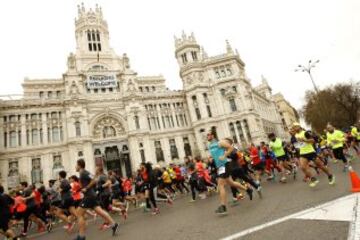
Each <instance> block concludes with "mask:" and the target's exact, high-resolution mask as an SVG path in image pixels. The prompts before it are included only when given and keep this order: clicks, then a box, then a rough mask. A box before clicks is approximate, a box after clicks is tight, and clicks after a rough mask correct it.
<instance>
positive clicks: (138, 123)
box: [134, 116, 140, 129]
mask: <svg viewBox="0 0 360 240" xmlns="http://www.w3.org/2000/svg"><path fill="white" fill-rule="evenodd" d="M134 120H135V127H136V129H140V122H139V116H135V117H134Z"/></svg>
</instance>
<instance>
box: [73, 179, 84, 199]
mask: <svg viewBox="0 0 360 240" xmlns="http://www.w3.org/2000/svg"><path fill="white" fill-rule="evenodd" d="M71 192H72V197H73V199H74V200H75V201H77V200H81V199H82V195H81V187H80V183H78V182H73V183H71Z"/></svg>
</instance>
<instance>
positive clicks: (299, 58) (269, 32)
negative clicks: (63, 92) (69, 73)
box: [0, 0, 360, 108]
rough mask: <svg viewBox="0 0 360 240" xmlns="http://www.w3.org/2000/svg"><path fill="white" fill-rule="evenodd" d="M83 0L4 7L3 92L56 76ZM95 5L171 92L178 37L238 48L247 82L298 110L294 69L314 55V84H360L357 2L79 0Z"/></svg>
mask: <svg viewBox="0 0 360 240" xmlns="http://www.w3.org/2000/svg"><path fill="white" fill-rule="evenodd" d="M80 3H81V1H78V0H76V1H64V0H51V1H49V0H33V1H28V0H23V1H20V0H11V1H3V2H2V3H1V8H0V24H1V25H0V27H1V28H0V29H1V30H2V34H1V37H0V46H1V48H2V49H1V60H0V61H1V83H2V84H1V88H0V95H3V94H15V93H21V92H22V88H21V83H22V81H23V79H24V77H25V76H28V77H29V78H59V77H61V76H62V73H64V72H65V68H66V59H67V55H68V54H69V52H71V51H74V50H75V36H74V35H75V34H74V18H75V17H76V16H77V7H76V6H77V4H80ZM84 3H85V6H86V8H89V7H92V8H94V7H95V4H96V3H98V4H99V5H100V6H101V7H102V8H103V13H104V17H105V19H106V20H107V22H108V25H109V31H110V44H111V45H112V47H113V48H114V50H115V51H116V52H117V54H119V55H120V54H122V53H124V52H126V53H127V54H128V56H129V57H130V63H131V66H132V68H133V69H134V70H135V71H137V72H138V73H139V75H157V74H163V75H164V76H165V78H166V80H167V85H168V86H169V88H171V89H180V88H181V87H182V83H181V80H180V78H179V74H178V70H179V69H178V66H177V62H176V60H175V58H174V38H173V36H174V34H176V35H177V36H180V35H181V31H182V30H185V31H186V32H188V33H189V32H191V31H193V32H194V33H195V37H196V39H197V41H198V42H199V44H200V45H203V46H204V48H205V50H206V51H207V53H208V55H216V54H221V53H223V52H225V39H228V40H229V41H230V43H231V45H232V46H233V48H237V49H238V51H239V53H240V56H241V58H242V60H243V61H244V62H245V63H246V72H247V75H248V76H249V77H250V79H252V83H253V85H256V84H258V83H259V82H260V79H261V78H260V76H261V75H262V74H263V75H264V76H265V77H266V78H267V79H268V81H269V83H270V85H271V86H272V88H273V92H274V93H275V92H279V91H280V92H282V93H283V94H284V95H285V97H286V98H287V99H288V100H289V101H290V102H291V103H292V104H293V105H294V106H295V107H297V108H298V107H300V106H301V105H302V101H303V95H304V92H305V90H307V89H311V88H312V85H311V82H310V80H309V79H308V76H307V75H305V74H304V73H295V72H294V68H295V67H296V66H297V65H298V64H305V63H306V62H307V61H308V60H309V59H310V58H312V59H320V63H319V65H318V66H317V68H316V69H315V70H314V78H315V80H316V81H317V84H318V85H319V86H320V87H324V86H326V85H329V84H333V83H336V82H341V81H344V80H348V79H350V78H353V79H355V80H360V47H359V46H360V14H359V13H360V1H358V0H251V1H250V0H216V1H215V0H207V1H205V0H197V1H194V0H171V1H169V0H152V1H149V0H142V1H140V0H121V1H119V0H96V1H95V0H85V1H84Z"/></svg>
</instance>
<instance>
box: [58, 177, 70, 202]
mask: <svg viewBox="0 0 360 240" xmlns="http://www.w3.org/2000/svg"><path fill="white" fill-rule="evenodd" d="M60 189H61V198H62V199H69V198H71V191H70V190H71V185H70V183H69V181H68V180H67V179H62V180H61V181H60Z"/></svg>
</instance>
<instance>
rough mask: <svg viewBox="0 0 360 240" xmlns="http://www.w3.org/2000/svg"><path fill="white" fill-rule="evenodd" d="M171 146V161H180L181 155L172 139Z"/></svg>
mask: <svg viewBox="0 0 360 240" xmlns="http://www.w3.org/2000/svg"><path fill="white" fill-rule="evenodd" d="M169 144H170V154H171V159H172V160H174V159H178V158H179V154H178V150H177V147H176V143H175V139H170V140H169Z"/></svg>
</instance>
